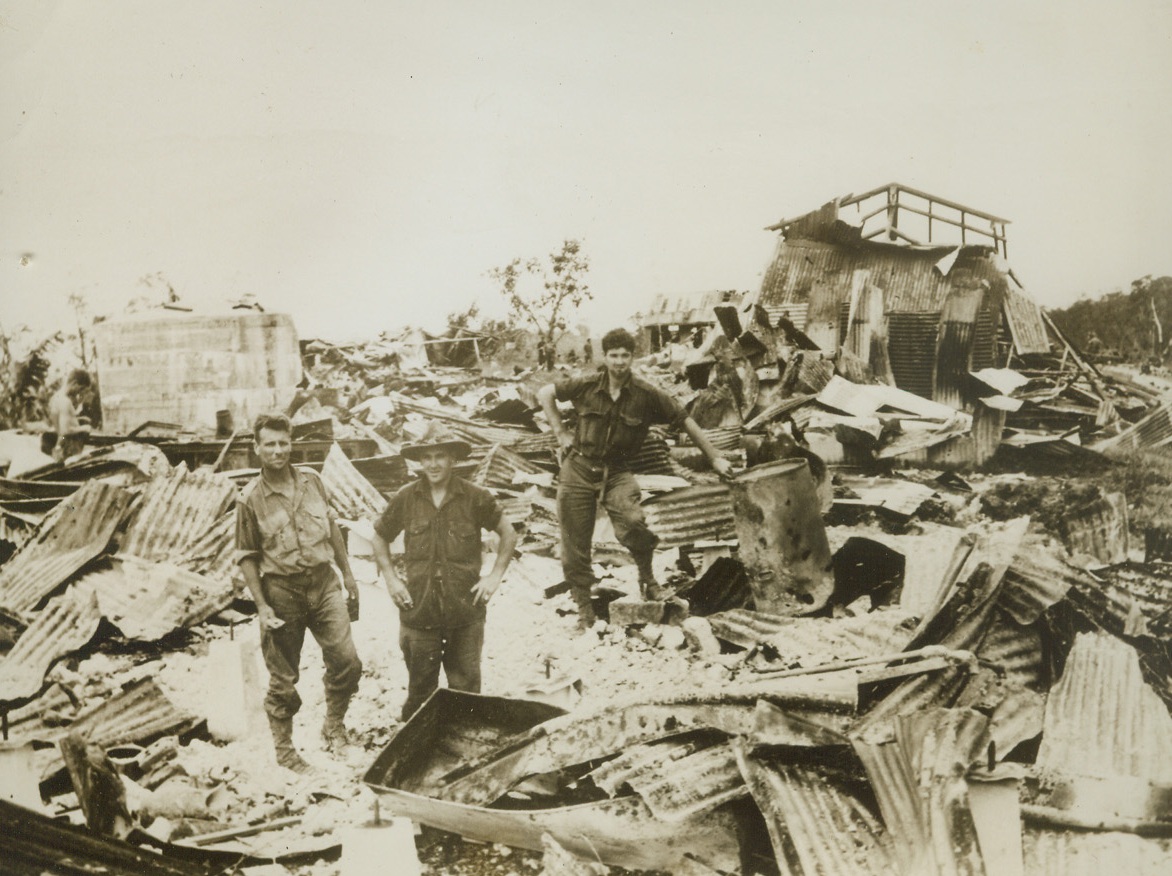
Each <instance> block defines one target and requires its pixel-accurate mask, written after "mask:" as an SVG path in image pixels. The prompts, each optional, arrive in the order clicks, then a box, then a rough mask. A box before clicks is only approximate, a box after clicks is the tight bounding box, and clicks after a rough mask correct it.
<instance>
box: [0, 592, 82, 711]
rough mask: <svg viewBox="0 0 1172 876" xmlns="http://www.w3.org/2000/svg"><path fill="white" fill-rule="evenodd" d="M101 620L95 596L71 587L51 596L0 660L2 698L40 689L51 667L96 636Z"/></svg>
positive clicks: (0, 690)
mask: <svg viewBox="0 0 1172 876" xmlns="http://www.w3.org/2000/svg"><path fill="white" fill-rule="evenodd" d="M101 620H102V615H101V613H100V612H99V611H98V606H97V604H96V602H95V601H94V598H93V597H92V596H85V595H83V594H80V593H75V592H74V591H73V590H72V589H71V590H69V591H66V592H65V593H63V594H62V595H61V596H58V597H55V598H54V599H52V600H50V601H49V604H48V605H46V606H45V608H43V609H42V610H41V611H39V612H38V613H37V616H36V618H35V619H34V620H33V622H32V623H31V624H29V626H28V628H27V629H25V631H24V632H23V633H21V635H20V638H19V639H18V640H17V642H16V644H15V645H14V646H13V648H12V650H11V651H9V652H8V656H6V657H5V658H4V659H3V661H0V702H8V701H12V700H20V699H24V698H25V697H30V696H32V695H33V694H35V693H36V692H37V691H38V690H40V689H41V684H42V682H44V680H45V673H46V672H48V671H49V667H50V666H52V665H53V663H54V662H55V661H57V660H59V659H60V658H62V657H64V656H65V655H66V654H69V653H70V652H72V651H76V650H77V649H78V648H81V647H82V646H83V645H85V644H86V643H87V642H88V641H89V640H90V639H91V638H93V635H94V633H95V632H97V629H98V624H99V623H100V622H101Z"/></svg>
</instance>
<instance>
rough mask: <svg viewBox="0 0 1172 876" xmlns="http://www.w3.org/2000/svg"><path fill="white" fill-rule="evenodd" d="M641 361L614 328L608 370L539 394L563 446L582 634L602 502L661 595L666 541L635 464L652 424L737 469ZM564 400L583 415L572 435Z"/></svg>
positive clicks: (571, 564) (566, 550)
mask: <svg viewBox="0 0 1172 876" xmlns="http://www.w3.org/2000/svg"><path fill="white" fill-rule="evenodd" d="M634 355H635V338H634V337H633V336H632V335H631V333H630V332H628V331H626V330H625V329H612V330H611V331H609V332H607V333H606V335H605V336H603V338H602V365H603V367H602V369H600V370H599V372H598V373H597V374H591V375H587V376H585V377H576V378H575V377H570V378H565V379H562V380H560V381H558V382H557V383H551V384H547V385H545V386H543V387H542V388H541V389H540V390H538V393H537V399H538V401H540V402H541V407H542V409H543V410H544V411H545V417H546V420H548V422H549V425H550V428H551V429H552V430H553V433H554V435H555V436H556V438H557V441H558V456H559V458H560V460H561V472H560V474H559V475H558V494H557V503H558V520H559V523H560V525H561V546H562V572H563V574H564V575H565V577H566V583H567V584H569V585H570V593H571V595H572V596H573V598H574V602H575V603H576V604H577V606H578V624H579V626H580V627H583V628H586V627H590V626H593V625H594V621H595V617H594V608H593V606H592V605H591V602H590V588H591V585H592V584H593V583H594V574H593V572H592V571H591V562H590V552H591V544H592V539H593V535H594V518H595V514H596V513H597V510H598V503H599V502H600V501H601V502H602V505H603V507H604V508H605V509H606V512H607V514H609V515H610V520H611V523H612V524H614V531H615V535H616V536H617V537H618V540H619V541H620V542H621V543H622V544H623V546H624V547H626V548H627V550H629V551H630V552H631V556H632V557H634V559H635V564H636V566H637V567H638V569H639V589H640V591H641V593H642V594H643V595H644V596H645V597H648V598H652V599H654V598H660V597H661V596H662V593H661V591H660V589H659V587H658V584H657V582H656V580H655V573H654V571H653V570H652V567H651V559H652V556H653V554H654V551H655V546H656V545H657V544H659V537H658V536H657V535H655V533H653V532H652V531H651V530H650V529H648V528H647V523H646V522H645V520H644V517H643V509H642V507H640V505H639V484H638V482H636V480H635V476H634V475H633V474H632V473H631V469H630V460H631V459H632V458H633V457H634V456H635V455H636V454H637V453H638V452H639V450H640V449H641V448H642V446H643V439H644V438H646V437H647V430H648V428H649V427H650V426H651V425H653V424H663V425H669V426H673V427H682V428H683V429H684V431H686V432H687V433H688V435H689V436H691V438H692V441H693V442H694V443H695V444H696V446H697V447H699V448H700V449H701V450H702V451H703V452H704V455H705V456H707V457H708V460H709V462H710V463H711V465H712V469H713V471H715V472H716V473H717V474H719V475H720V476H721V477H728V476H729V474H730V473H731V470H732V465H731V463H729V461H728V460H727V459H725V458H724V457H722V456H721V455H720V452H719V451H718V450H717V449H716V448H715V447H714V446H713V445H712V442H711V441H709V440H708V436H707V435H705V434H704V432H703V430H702V429H701V428H700V427H699V426H698V425H696V422H695V420H693V419H692V418H691V417H689V416H688V415H687V412H685V411H684V408H683V406H682V405H680V403H679V402H678V401H676V400H675V399H674V398H672V397H671V396H670V395H668V394H667V393H666V392H663V391H662V390H660V389H657V388H656V387H654V386H652V385H651V384H650V383H648V382H647V381H645V380H641V379H640V378H638V377H636V376H634V374H632V373H631V360H632V359H633V358H634ZM559 401H563V402H570V403H572V404H573V406H574V410H575V411H576V412H577V415H578V424H577V428H576V429H575V431H574V432H573V433H571V432H569V431H568V430H567V429H566V428H565V427H564V426H563V425H562V420H561V416H560V414H559V413H558V409H557V402H559Z"/></svg>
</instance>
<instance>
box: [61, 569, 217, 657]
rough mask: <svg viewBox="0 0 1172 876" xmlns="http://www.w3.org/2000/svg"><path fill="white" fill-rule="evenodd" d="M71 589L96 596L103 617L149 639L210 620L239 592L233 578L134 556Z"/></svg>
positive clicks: (141, 638) (83, 595) (135, 636)
mask: <svg viewBox="0 0 1172 876" xmlns="http://www.w3.org/2000/svg"><path fill="white" fill-rule="evenodd" d="M71 589H73V590H76V591H77V593H78V595H79V596H80V597H81V598H86V599H88V598H90V597H91V596H92V597H93V598H95V599H96V600H97V605H98V610H99V611H100V612H101V614H102V616H103V617H105V618H106V619H107V620H109V621H110V622H111V623H112V624H114V626H116V627H117V628H118V629H119V630H120V631H121V632H122V635H124V636H125V637H126V638H128V639H137V640H139V641H145V642H149V641H154V640H156V639H160V638H162V637H163V636H165V635H166V634H167V633H170V632H172V631H173V630H176V629H179V628H180V627H190V626H194V625H195V624H197V623H199V622H201V621H203V620H206V619H207V618H208V617H210V616H211V615H213V614H215V613H216V612H217V611H219V610H220V609H222V608H226V607H227V606H228V604H229V603H231V602H232V597H233V593H234V588H233V586H232V582H231V580H230V579H215V578H209V577H205V576H203V575H200V574H197V573H196V572H189V571H187V570H186V569H181V568H179V567H178V566H174V565H172V564H170V563H152V562H149V561H147V560H141V559H139V558H138V557H132V556H121V557H119V558H117V559H115V560H114V561H113V565H112V567H111V568H110V569H105V570H102V571H99V572H91V573H90V574H88V575H86V576H85V577H83V578H81V579H80V580H79V581H77V582H76V583H75V584H73V585H72V588H71Z"/></svg>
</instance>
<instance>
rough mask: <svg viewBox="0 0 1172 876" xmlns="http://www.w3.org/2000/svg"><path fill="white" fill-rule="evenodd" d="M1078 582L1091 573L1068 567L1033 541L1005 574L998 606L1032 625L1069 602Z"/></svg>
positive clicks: (1025, 546)
mask: <svg viewBox="0 0 1172 876" xmlns="http://www.w3.org/2000/svg"><path fill="white" fill-rule="evenodd" d="M1075 579H1087V580H1088V581H1089V577H1088V576H1087V573H1086V572H1084V571H1082V570H1081V569H1078V568H1075V567H1074V566H1070V565H1068V564H1067V563H1066V562H1064V561H1063V560H1062V558H1061V557H1059V556H1058V555H1057V554H1055V553H1054V551H1053V550H1052V549H1051V548H1050V547H1049V546H1048V545H1046V544H1044V543H1043V542H1042V541H1041V540H1038V539H1030V540H1028V541H1027V542H1026V544H1025V545H1024V546H1023V550H1022V551H1021V552H1020V553H1019V554H1018V555H1017V556H1016V557H1015V558H1014V560H1013V564H1012V565H1011V566H1010V567H1009V570H1008V571H1007V572H1006V573H1005V586H1004V587H1003V588H1002V591H1001V593H1000V595H999V596H998V598H997V599H998V604H999V605H1000V606H1001V608H1003V609H1005V610H1006V611H1008V612H1009V613H1010V615H1012V616H1013V618H1014V619H1015V620H1016V621H1017V622H1018V623H1021V624H1032V623H1034V622H1035V621H1036V620H1037V619H1038V618H1039V617H1041V616H1042V612H1044V611H1045V610H1046V609H1048V608H1049V607H1050V606H1052V605H1054V604H1055V603H1057V602H1059V601H1061V600H1062V599H1063V598H1065V596H1066V593H1067V591H1069V590H1070V587H1071V585H1072V583H1073V581H1074V580H1075Z"/></svg>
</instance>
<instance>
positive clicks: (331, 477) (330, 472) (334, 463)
mask: <svg viewBox="0 0 1172 876" xmlns="http://www.w3.org/2000/svg"><path fill="white" fill-rule="evenodd" d="M321 479H322V483H323V484H325V488H326V493H327V494H329V497H330V505H331V506H332V507H333V509H334V511H335V512H336V513H337V514H338V516H340V517H344V518H346V519H347V520H372V519H374V518H376V517H378V516H379V515H380V514H382V513H383V509H384V508H386V507H387V500H386V498H385V497H384V496H383V494H382V493H380V492H379V491H378V490H376V489H375V488H374V485H373V484H371V482H370V481H368V480H367V479H366V478H365V477H364V476H363V475H362V473H361V472H360V471H358V469H356V468H355V467H354V464H353V463H352V462H350V459H349V457H347V456H346V454H345V453H343V452H342V448H341V447H339V446H338V445H337V444H334V445H333V446H331V447H330V452H329V453H327V454H326V460H325V462H324V463H323V464H322V468H321Z"/></svg>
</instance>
